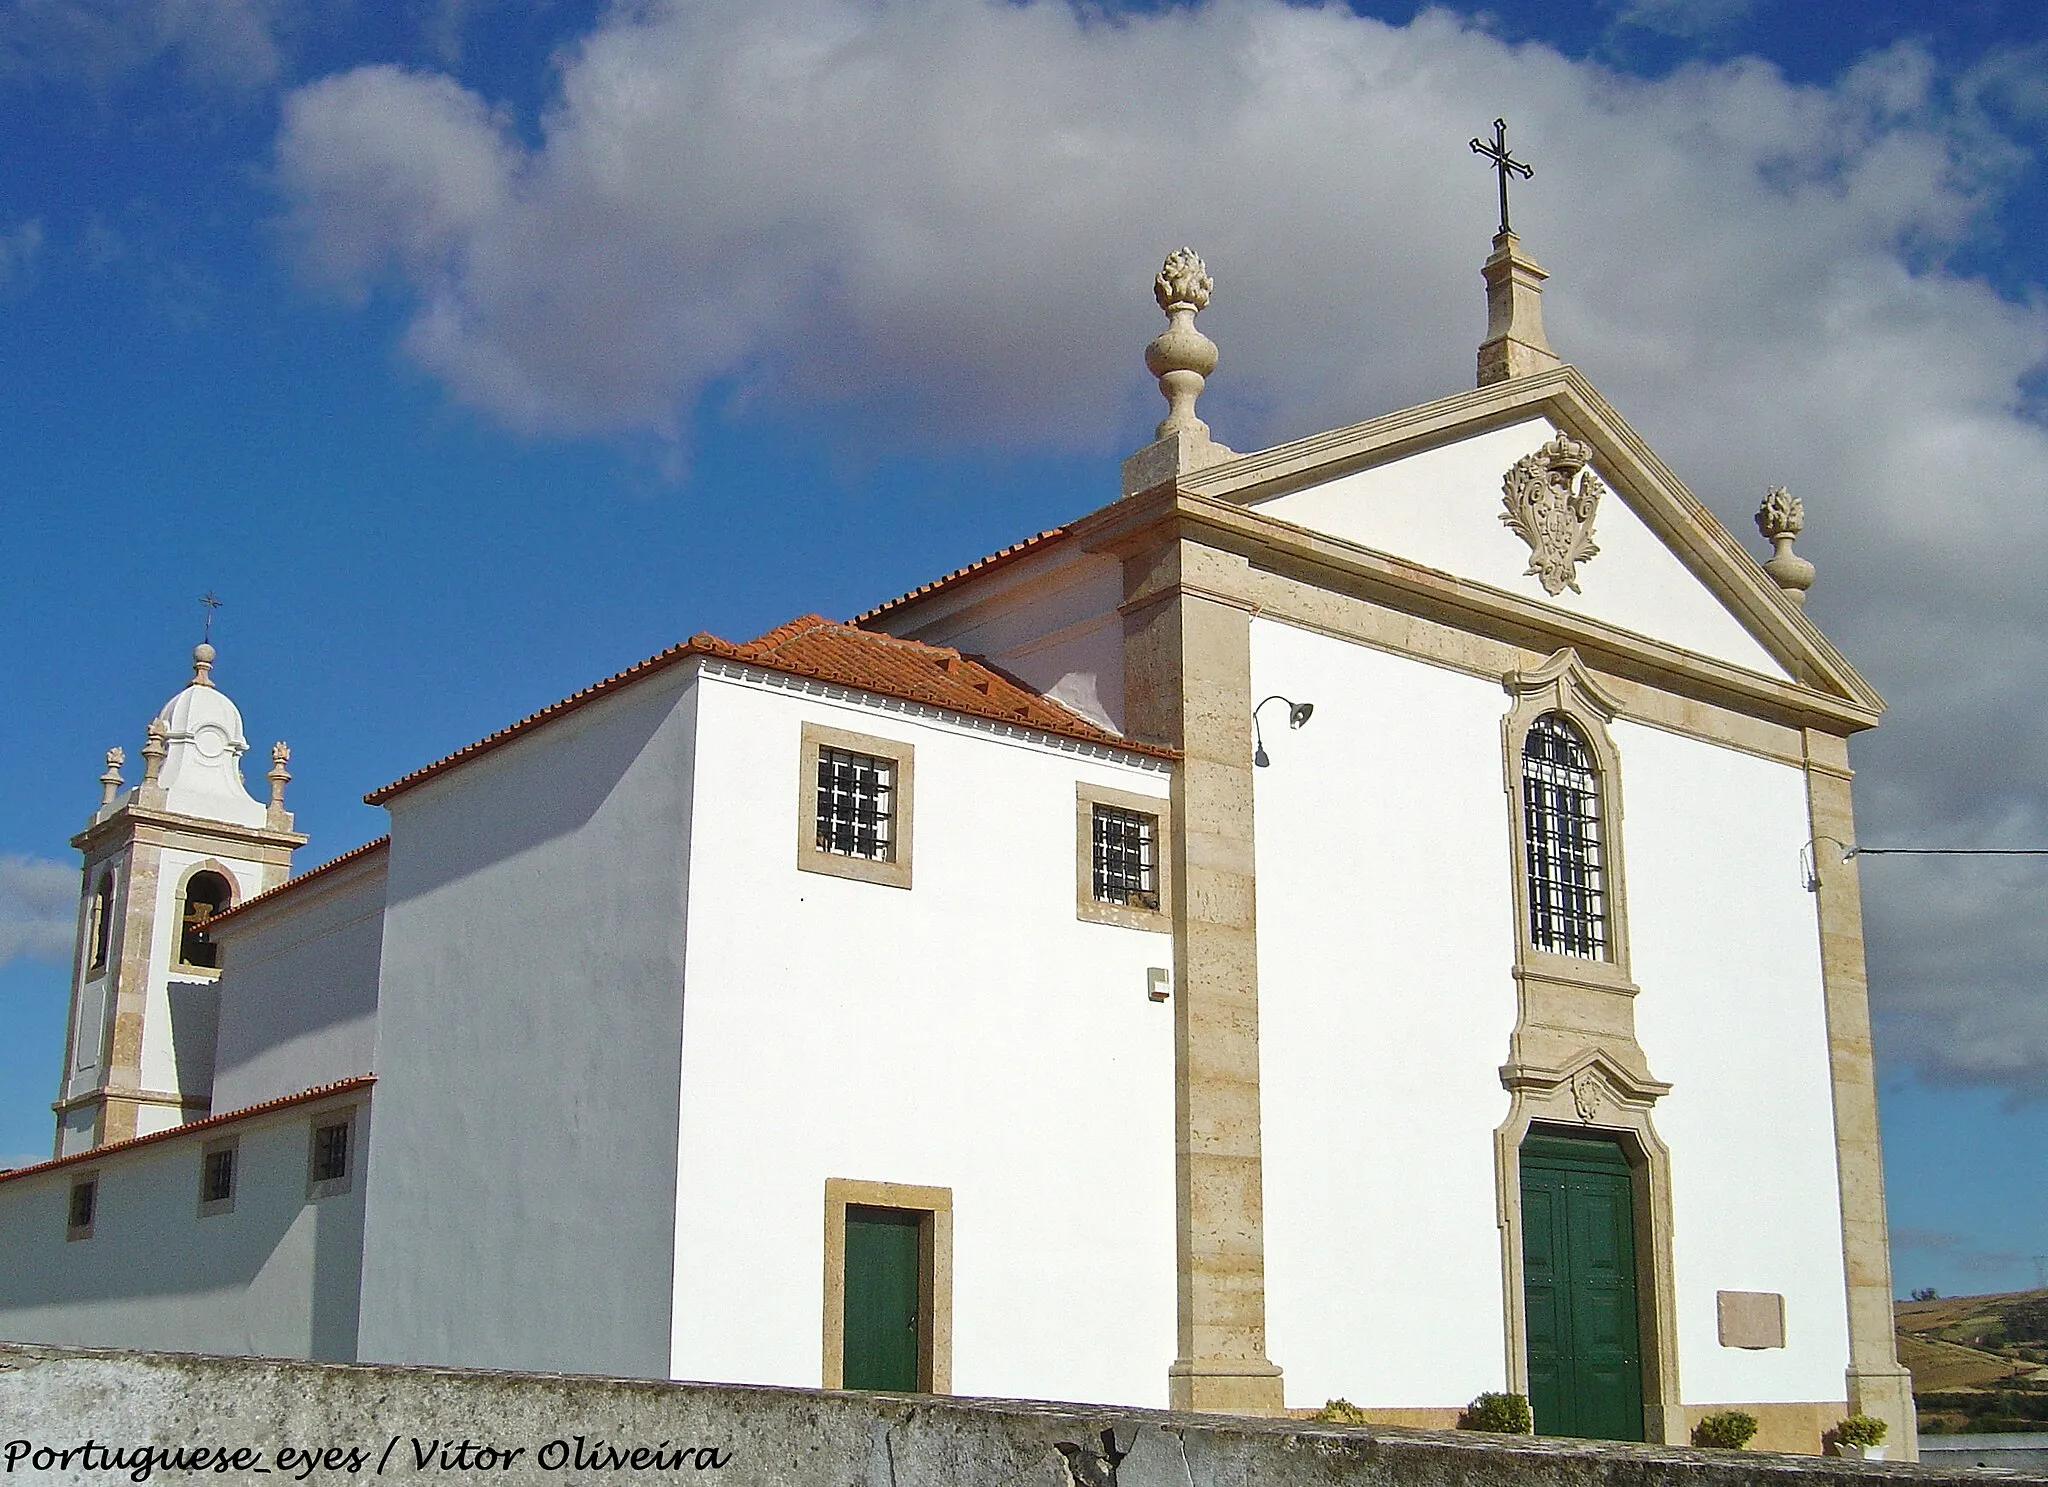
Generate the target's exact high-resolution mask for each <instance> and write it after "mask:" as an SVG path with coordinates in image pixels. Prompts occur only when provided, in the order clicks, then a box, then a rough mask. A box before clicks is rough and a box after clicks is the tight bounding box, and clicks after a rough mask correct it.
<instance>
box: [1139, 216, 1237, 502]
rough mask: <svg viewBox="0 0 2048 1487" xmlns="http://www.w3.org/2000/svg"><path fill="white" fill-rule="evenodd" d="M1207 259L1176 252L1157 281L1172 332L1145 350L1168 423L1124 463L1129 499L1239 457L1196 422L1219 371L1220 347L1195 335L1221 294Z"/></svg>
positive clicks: (1154, 284)
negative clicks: (1213, 294) (1199, 402)
mask: <svg viewBox="0 0 2048 1487" xmlns="http://www.w3.org/2000/svg"><path fill="white" fill-rule="evenodd" d="M1215 287H1216V286H1215V281H1214V280H1212V279H1211V278H1210V277H1209V271H1208V269H1206V268H1204V267H1203V266H1202V259H1201V255H1200V254H1198V253H1196V252H1195V250H1194V249H1192V248H1176V249H1174V251H1173V252H1171V253H1169V254H1167V255H1166V262H1165V264H1164V265H1162V266H1161V268H1160V270H1159V272H1158V274H1156V275H1155V276H1154V277H1153V280H1152V297H1153V298H1154V299H1156V300H1158V301H1159V308H1160V309H1162V310H1164V311H1165V312H1166V329H1165V330H1163V331H1161V332H1160V333H1159V334H1158V335H1157V336H1156V337H1154V338H1153V341H1152V344H1151V345H1149V346H1147V347H1146V348H1145V365H1146V367H1147V368H1149V369H1150V371H1151V373H1152V375H1153V376H1155V377H1157V378H1158V379H1159V395H1160V396H1161V397H1163V398H1165V399H1166V417H1165V418H1164V419H1162V420H1161V421H1160V424H1159V428H1158V430H1157V431H1156V432H1155V433H1154V435H1153V438H1152V442H1151V443H1150V444H1148V445H1146V446H1145V447H1144V448H1143V449H1141V450H1139V451H1138V452H1137V453H1136V454H1134V455H1132V456H1131V457H1130V458H1129V459H1127V460H1125V461H1124V468H1123V490H1124V494H1125V495H1126V496H1136V495H1141V494H1143V493H1144V492H1146V491H1150V490H1157V489H1158V488H1160V487H1161V486H1163V485H1166V484H1168V483H1170V482H1171V481H1173V480H1175V479H1176V478H1177V477H1179V476H1180V475H1182V474H1183V473H1185V472H1187V471H1189V470H1199V469H1201V468H1202V467H1203V466H1204V465H1213V464H1216V463H1217V462H1218V461H1221V460H1226V459H1229V458H1230V457H1231V456H1232V454H1234V453H1235V451H1234V450H1231V449H1230V448H1228V447H1227V446H1225V445H1222V444H1218V443H1217V442H1216V441H1215V440H1214V439H1212V438H1210V437H1209V425H1207V424H1206V423H1204V422H1202V420H1201V419H1199V418H1197V417H1196V416H1195V399H1196V398H1198V397H1200V396H1201V394H1202V389H1203V387H1205V386H1206V385H1207V384H1208V381H1209V374H1210V373H1211V372H1213V371H1215V370H1216V343H1215V342H1214V341H1212V340H1210V339H1209V338H1208V337H1207V336H1205V335H1203V334H1202V333H1201V332H1200V331H1199V330H1197V329H1195V316H1197V315H1198V314H1200V313H1201V312H1202V311H1203V310H1204V309H1206V308H1208V304H1209V293H1210V291H1211V290H1213V289H1214V288H1215Z"/></svg>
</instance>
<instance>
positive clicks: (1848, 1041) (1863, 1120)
mask: <svg viewBox="0 0 2048 1487" xmlns="http://www.w3.org/2000/svg"><path fill="white" fill-rule="evenodd" d="M1851 778H1852V776H1851V772H1850V769H1849V750H1848V743H1847V741H1846V740H1844V739H1841V738H1837V737H1835V736H1833V735H1832V734H1827V733H1821V732H1817V731H1815V730H1813V729H1808V730H1807V731H1806V799H1807V810H1808V816H1809V819H1810V821H1811V823H1812V827H1813V836H1814V848H1813V861H1814V869H1815V875H1816V877H1817V878H1818V879H1819V883H1818V886H1817V888H1816V897H1817V899H1818V913H1819V916H1820V946H1821V981H1822V985H1823V987H1824V992H1825V996H1826V1002H1827V1024H1828V1063H1829V1068H1830V1071H1831V1077H1832V1080H1833V1089H1834V1106H1835V1165H1836V1172H1837V1180H1838V1182H1839V1183H1840V1187H1841V1197H1842V1263H1843V1268H1844V1270H1845V1272H1846V1274H1847V1278H1848V1294H1849V1368H1848V1393H1849V1408H1850V1409H1851V1410H1852V1411H1859V1412H1861V1413H1863V1414H1866V1415H1874V1416H1876V1417H1877V1418H1878V1419H1880V1420H1882V1421H1884V1422H1885V1424H1886V1425H1887V1426H1889V1427H1890V1428H1889V1431H1888V1433H1887V1434H1886V1436H1885V1442H1886V1445H1887V1446H1888V1447H1890V1450H1891V1454H1892V1457H1893V1459H1895V1460H1903V1461H1917V1460H1919V1459H1920V1440H1919V1431H1918V1428H1917V1424H1916V1420H1915V1416H1914V1411H1913V1378H1912V1375H1911V1374H1909V1373H1908V1372H1907V1371H1906V1370H1905V1369H1904V1368H1902V1367H1900V1366H1899V1359H1898V1351H1897V1345H1896V1340H1895V1333H1894V1330H1893V1320H1892V1261H1891V1244H1890V1236H1889V1234H1888V1232H1887V1228H1886V1220H1885V1203H1884V1151H1883V1147H1882V1145H1881V1143H1880V1141H1879V1138H1878V1124H1877V1076H1876V1069H1875V1063H1874V1060H1873V1058H1872V1055H1871V1043H1870V999H1869V981H1868V977H1867V975H1866V972H1865V969H1864V961H1863V900H1862V890H1861V887H1860V885H1859V883H1858V880H1857V874H1856V863H1855V861H1854V859H1850V860H1847V861H1844V860H1843V855H1842V848H1843V847H1844V846H1846V845H1847V844H1850V843H1853V842H1854V841H1855V840H1856V820H1855V813H1854V810H1853V807H1852V804H1851V800H1850V790H1849V782H1850V779H1851Z"/></svg>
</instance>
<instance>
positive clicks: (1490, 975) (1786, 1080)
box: [1252, 620, 1847, 1407]
mask: <svg viewBox="0 0 2048 1487" xmlns="http://www.w3.org/2000/svg"><path fill="white" fill-rule="evenodd" d="M1252 636H1253V646H1252V667H1253V693H1254V697H1255V698H1260V697H1264V696H1266V695H1268V694H1270V693H1274V692H1279V693H1283V694H1285V695H1287V696H1289V697H1291V698H1293V699H1294V700H1296V701H1308V702H1313V703H1314V704H1315V706H1316V713H1315V717H1314V718H1313V720H1312V721H1311V722H1310V723H1309V725H1308V726H1307V727H1306V728H1304V729H1302V730H1301V731H1300V732H1289V731H1288V730H1287V728H1286V724H1285V720H1284V714H1283V712H1282V709H1281V708H1279V707H1278V706H1275V707H1272V708H1269V709H1267V710H1266V712H1265V713H1264V714H1263V715H1262V722H1263V723H1265V724H1266V725H1268V726H1267V733H1266V743H1267V748H1268V751H1269V754H1270V756H1271V758H1272V765H1271V767H1270V768H1267V769H1262V770H1258V771H1257V772H1256V781H1257V792H1258V793H1257V798H1256V809H1257V831H1258V868H1259V970H1260V986H1259V1006H1260V1044H1261V1065H1262V1069H1263V1100H1264V1136H1265V1161H1266V1267H1267V1307H1268V1338H1269V1344H1270V1350H1269V1356H1270V1357H1272V1358H1273V1360H1274V1361H1275V1362H1277V1363H1279V1364H1280V1365H1281V1366H1282V1367H1283V1368H1285V1369H1286V1371H1287V1391H1288V1401H1289V1403H1290V1404H1292V1405H1314V1404H1319V1403H1321V1402H1322V1401H1324V1400H1325V1399H1329V1398H1332V1397H1337V1396H1342V1397H1345V1398H1349V1399H1351V1400H1353V1401H1355V1402H1357V1403H1361V1404H1370V1405H1375V1406H1380V1407H1417V1406H1423V1407H1428V1406H1435V1407H1443V1406H1455V1405H1461V1404H1464V1403H1466V1402H1467V1401H1469V1400H1470V1399H1471V1398H1472V1397H1473V1395H1475V1394H1477V1393H1478V1392H1480V1391H1481V1390H1483V1389H1498V1388H1501V1387H1503V1384H1504V1380H1505V1364H1504V1345H1505V1344H1504V1318H1503V1315H1502V1300H1501V1296H1502V1292H1501V1269H1500V1267H1501V1260H1500V1241H1499V1237H1498V1229H1497V1227H1496V1222H1497V1220H1496V1204H1495V1197H1494V1182H1495V1178H1494V1168H1493V1148H1492V1138H1493V1131H1494V1129H1495V1127H1496V1126H1497V1125H1498V1124H1499V1122H1500V1121H1501V1120H1502V1119H1503V1118H1504V1117H1505V1116H1506V1113H1507V1109H1508V1096H1507V1094H1506V1092H1505V1091H1504V1090H1502V1088H1501V1086H1500V1081H1499V1076H1498V1067H1499V1065H1500V1063H1501V1062H1502V1060H1503V1059H1504V1058H1505V1056H1506V1053H1507V1044H1508V1036H1509V1033H1510V1032H1511V1030H1512V1028H1513V1025H1514V1018H1515V994H1514V985H1513V981H1512V978H1511V976H1510V969H1511V967H1512V965H1513V960H1514V948H1513V935H1514V933H1515V928H1514V920H1513V909H1512V899H1511V892H1512V884H1511V882H1510V879H1509V873H1510V871H1511V869H1510V861H1509V850H1510V844H1509V838H1508V832H1509V830H1510V829H1511V827H1510V821H1511V818H1510V816H1509V803H1508V800H1507V795H1506V791H1505V787H1504V783H1503V774H1502V761H1501V735H1500V719H1501V717H1502V716H1503V715H1504V714H1505V713H1506V712H1507V711H1508V707H1509V700H1508V698H1507V697H1506V695H1505V694H1504V693H1503V692H1502V690H1501V689H1500V688H1499V687H1498V686H1497V685H1494V684H1491V683H1488V682H1486V681H1484V680H1482V679H1478V678H1472V677H1468V676H1463V675H1460V674H1458V673H1454V672H1451V671H1448V670H1443V669H1440V668H1436V667H1432V666H1428V665H1425V664H1422V663H1418V662H1414V661H1410V660H1406V659H1403V658H1400V657H1397V656H1394V655H1391V654H1387V653H1382V652H1378V651H1374V650H1371V649H1368V648H1365V647H1360V646H1354V645H1350V644H1347V643H1345V642H1342V641H1337V640H1333V639H1329V638H1326V637H1322V636H1317V635H1313V634H1309V633H1307V632H1303V631H1299V630H1294V629H1291V628H1289V627H1287V626H1285V625H1282V624H1279V623H1276V622H1273V621H1267V620H1255V621H1254V623H1253V630H1252ZM1612 737H1613V739H1614V742H1615V744H1616V747H1617V749H1618V750H1619V752H1620V755H1621V771H1622V795H1623V820H1622V832H1623V848H1624V852H1625V855H1626V863H1627V871H1628V881H1627V890H1628V907H1629V923H1630V939H1631V946H1632V952H1633V953H1632V969H1633V971H1634V975H1635V979H1636V981H1637V983H1638V985H1640V986H1641V988H1642V991H1641V995H1640V996H1639V997H1638V999H1637V1003H1636V1016H1637V1028H1638V1037H1639V1041H1640V1042H1641V1044H1642V1046H1643V1048H1644V1049H1645V1051H1646V1053H1647V1055H1648V1058H1649V1063H1650V1069H1651V1072H1652V1073H1653V1074H1654V1075H1655V1076H1656V1077H1657V1078H1659V1079H1662V1080H1666V1081H1669V1082H1670V1083H1671V1084H1672V1086H1673V1089H1672V1092H1671V1093H1670V1094H1669V1095H1667V1096H1666V1097H1665V1098H1664V1099H1663V1100H1661V1101H1660V1102H1659V1103H1658V1105H1657V1106H1656V1108H1655V1111H1654V1113H1653V1119H1654V1121H1655V1123H1656V1127H1657V1130H1658V1133H1659V1135H1660V1136H1661V1137H1662V1138H1663V1140H1664V1141H1665V1142H1666V1144H1667V1145H1668V1146H1669V1147H1670V1150H1671V1174H1672V1176H1671V1181H1672V1193H1673V1220H1674V1228H1675V1240H1674V1246H1673V1249H1674V1255H1673V1269H1674V1272H1675V1279H1676V1286H1677V1309H1678V1317H1677V1324H1678V1342H1679V1379H1680V1387H1681V1390H1682V1393H1683V1396H1684V1398H1685V1400H1686V1401H1687V1402H1688V1403H1717V1402H1718V1403H1769V1402H1776V1401H1807V1400H1812V1401H1826V1400H1832V1399H1839V1398H1840V1397H1841V1389H1842V1370H1843V1367H1844V1365H1845V1363H1846V1359H1847V1340H1846V1322H1845V1317H1844V1309H1843V1308H1844V1303H1843V1272H1842V1259H1841V1228H1840V1219H1839V1208H1838V1200H1837V1196H1836V1187H1835V1168H1834V1145H1833V1139H1834V1138H1833V1124H1832V1114H1831V1099H1830V1086H1829V1072H1828V1057H1827V1042H1826V1028H1825V1025H1824V1021H1823V1015H1822V998H1821V985H1820V967H1819V949H1818V938H1817V931H1816V926H1815V920H1814V912H1813V906H1812V900H1811V899H1810V898H1808V896H1807V895H1806V894H1805V893H1804V892H1803V891H1802V890H1801V887H1800V883H1799V877H1798V851H1799V846H1800V843H1801V842H1803V841H1804V840H1805V837H1806V832H1807V828H1806V825H1805V821H1806V814H1805V812H1806V805H1805V795H1804V784H1803V779H1802V777H1801V775H1800V773H1799V771H1797V770H1796V769H1793V768H1790V767H1788V766H1785V765H1780V764H1775V763H1772V762H1769V761H1765V760H1760V759H1757V758H1755V757H1753V756H1750V755H1745V754H1742V753H1739V752H1737V751H1734V750H1731V749H1726V748H1721V747H1717V746H1714V745H1711V744H1707V743H1704V742H1700V741H1697V740H1693V739H1687V738H1681V737H1677V736H1675V735H1672V734H1668V733H1664V732H1660V731H1658V730H1655V729H1651V728H1648V727H1643V726H1639V725H1633V724H1629V723H1625V722H1623V723H1617V724H1616V725H1615V726H1614V728H1613V730H1612ZM1718 1290H1758V1291H1776V1292H1779V1293H1780V1294H1783V1295H1784V1296H1785V1297H1786V1302H1787V1313H1788V1319H1789V1320H1788V1346H1787V1347H1786V1348H1784V1349H1774V1350H1768V1351H1760V1352H1748V1351H1740V1350H1734V1349H1726V1348H1722V1347H1721V1346H1720V1345H1719V1341H1718V1337H1717V1333H1716V1323H1715V1292H1716V1291H1718ZM1419 1338H1426V1339H1428V1343H1427V1346H1419V1345H1418V1344H1417V1339H1419Z"/></svg>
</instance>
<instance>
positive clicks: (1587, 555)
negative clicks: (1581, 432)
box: [1501, 434, 1607, 594]
mask: <svg viewBox="0 0 2048 1487" xmlns="http://www.w3.org/2000/svg"><path fill="white" fill-rule="evenodd" d="M1592 459H1593V451H1592V450H1591V449H1589V448H1588V447H1587V446H1586V445H1584V444H1581V443H1580V442H1579V441H1578V440H1576V439H1573V438H1571V437H1570V436H1568V435H1565V434H1559V435H1558V436H1557V437H1556V438H1555V439H1552V440H1551V441H1550V442H1549V443H1548V444H1545V445H1544V446H1543V447H1542V448H1541V449H1539V450H1537V451H1536V452H1535V453H1534V454H1530V455H1524V456H1523V457H1522V458H1521V459H1518V460H1516V461H1515V463H1514V468H1512V469H1510V470H1509V471H1508V473H1507V475H1506V476H1505V477H1504V478H1503V480H1502V481H1501V489H1502V492H1503V496H1502V504H1504V505H1505V506H1506V507H1507V510H1506V511H1505V512H1503V513H1502V514H1501V521H1502V522H1503V523H1504V524H1506V525H1507V526H1509V527H1511V528H1512V529H1513V530H1514V533H1515V535H1516V536H1518V537H1520V538H1521V539H1522V540H1523V541H1524V542H1526V543H1528V544H1529V566H1528V568H1527V569H1525V570H1524V572H1525V574H1527V575H1533V576H1534V577H1536V578H1538V579H1540V580H1541V581H1542V583H1543V591H1544V592H1545V593H1547V594H1558V593H1562V592H1563V591H1564V590H1566V589H1570V590H1571V591H1572V592H1573V593H1574V594H1576V593H1580V592H1582V591H1581V590H1580V588H1579V577H1578V572H1579V564H1581V563H1584V562H1588V561H1590V560H1591V559H1592V558H1594V557H1595V556H1597V555H1598V554H1599V552H1600V549H1599V548H1598V547H1596V546H1594V544H1593V515H1594V513H1595V512H1597V511H1598V510H1599V509H1600V498H1601V496H1603V495H1605V494H1606V493H1607V487H1606V486H1604V485H1602V484H1601V483H1600V477H1599V476H1598V475H1595V474H1594V473H1593V466H1592Z"/></svg>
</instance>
